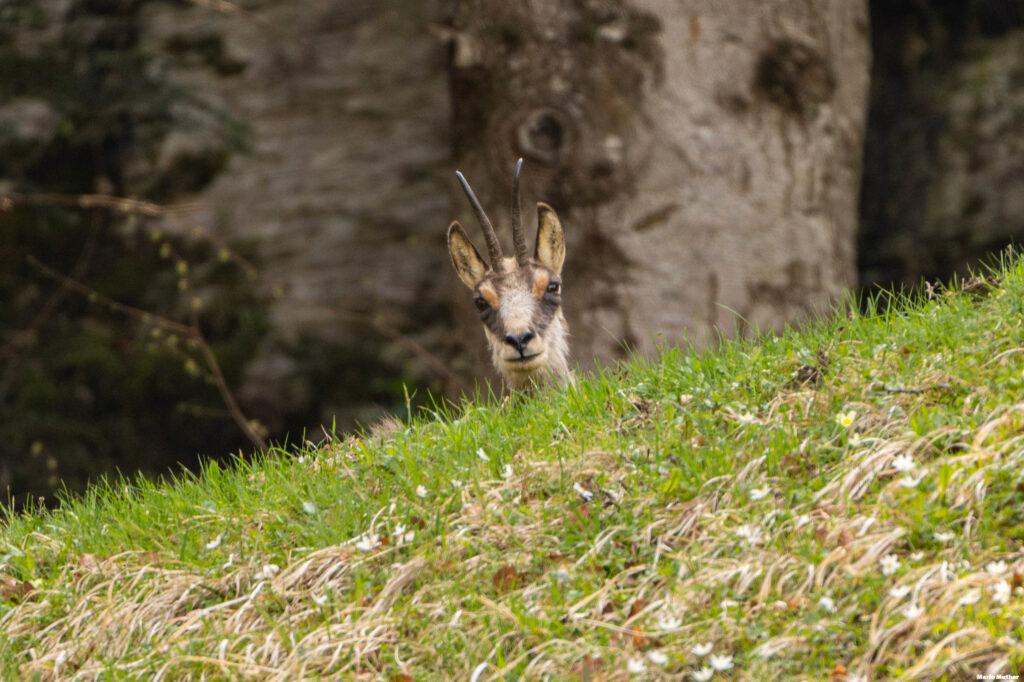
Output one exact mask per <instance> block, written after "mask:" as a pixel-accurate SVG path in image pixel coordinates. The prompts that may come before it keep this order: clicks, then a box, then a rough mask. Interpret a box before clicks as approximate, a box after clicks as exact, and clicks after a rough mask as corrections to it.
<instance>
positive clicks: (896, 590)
mask: <svg viewBox="0 0 1024 682" xmlns="http://www.w3.org/2000/svg"><path fill="white" fill-rule="evenodd" d="M908 594H910V588H909V587H907V586H906V585H896V586H895V587H893V588H892V589H891V590H889V596H890V597H892V598H893V599H903V598H904V597H906V596H907V595H908Z"/></svg>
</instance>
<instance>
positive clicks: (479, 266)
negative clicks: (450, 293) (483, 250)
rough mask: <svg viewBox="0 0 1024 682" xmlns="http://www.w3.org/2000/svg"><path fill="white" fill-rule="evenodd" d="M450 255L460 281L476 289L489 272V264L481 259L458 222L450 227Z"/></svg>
mask: <svg viewBox="0 0 1024 682" xmlns="http://www.w3.org/2000/svg"><path fill="white" fill-rule="evenodd" d="M448 253H449V254H450V255H451V257H452V265H454V266H455V272H456V273H458V275H459V279H461V280H462V281H463V282H464V283H465V285H466V286H467V287H469V288H470V289H475V288H476V285H477V284H479V283H480V280H482V279H483V278H484V274H485V273H486V272H487V263H485V262H484V259H483V258H481V257H480V252H479V251H477V250H476V247H475V246H473V242H471V241H469V237H468V236H467V235H466V231H465V230H463V229H462V225H459V221H458V220H456V221H455V222H453V223H452V224H451V225H449V226H448Z"/></svg>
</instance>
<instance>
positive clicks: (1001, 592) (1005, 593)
mask: <svg viewBox="0 0 1024 682" xmlns="http://www.w3.org/2000/svg"><path fill="white" fill-rule="evenodd" d="M992 601H994V602H995V603H997V604H1005V603H1006V602H1008V601H1010V583H1008V582H1006V581H1005V580H1000V581H999V582H997V583H996V584H995V585H993V586H992Z"/></svg>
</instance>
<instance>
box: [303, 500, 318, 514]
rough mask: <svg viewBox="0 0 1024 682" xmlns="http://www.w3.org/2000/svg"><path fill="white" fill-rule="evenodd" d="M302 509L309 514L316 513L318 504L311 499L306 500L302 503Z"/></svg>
mask: <svg viewBox="0 0 1024 682" xmlns="http://www.w3.org/2000/svg"><path fill="white" fill-rule="evenodd" d="M302 511H304V512H306V513H307V514H316V505H315V504H313V503H312V502H310V501H309V500H306V501H305V502H303V503H302Z"/></svg>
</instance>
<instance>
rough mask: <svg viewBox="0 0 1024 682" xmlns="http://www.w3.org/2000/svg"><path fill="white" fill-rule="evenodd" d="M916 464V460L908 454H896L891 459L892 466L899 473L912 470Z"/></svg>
mask: <svg viewBox="0 0 1024 682" xmlns="http://www.w3.org/2000/svg"><path fill="white" fill-rule="evenodd" d="M916 466H917V462H915V461H914V458H913V457H911V456H910V455H897V456H896V457H895V458H894V459H893V460H892V467H893V469H895V470H896V471H898V472H900V473H901V474H905V473H907V472H910V471H913V470H914V468H915V467H916Z"/></svg>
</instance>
